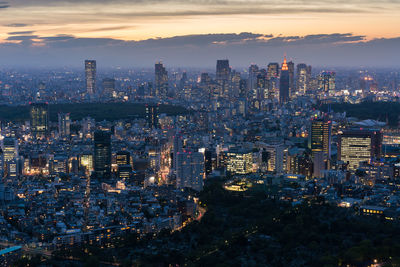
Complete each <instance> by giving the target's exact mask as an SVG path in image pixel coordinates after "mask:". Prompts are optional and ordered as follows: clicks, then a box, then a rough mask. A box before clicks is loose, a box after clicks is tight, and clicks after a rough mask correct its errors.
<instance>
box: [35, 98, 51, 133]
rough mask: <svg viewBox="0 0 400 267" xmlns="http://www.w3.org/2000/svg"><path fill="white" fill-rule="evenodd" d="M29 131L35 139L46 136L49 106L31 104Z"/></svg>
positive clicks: (45, 104)
mask: <svg viewBox="0 0 400 267" xmlns="http://www.w3.org/2000/svg"><path fill="white" fill-rule="evenodd" d="M30 117H31V131H32V135H33V136H34V137H35V138H40V137H43V136H47V134H48V131H49V105H48V104H47V103H31V105H30Z"/></svg>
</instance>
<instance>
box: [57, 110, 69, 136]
mask: <svg viewBox="0 0 400 267" xmlns="http://www.w3.org/2000/svg"><path fill="white" fill-rule="evenodd" d="M58 133H59V134H60V136H63V137H64V136H69V135H70V133H71V119H70V115H69V113H58Z"/></svg>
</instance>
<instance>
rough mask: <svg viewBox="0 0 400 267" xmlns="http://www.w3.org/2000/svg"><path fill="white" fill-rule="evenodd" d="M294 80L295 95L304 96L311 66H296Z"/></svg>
mask: <svg viewBox="0 0 400 267" xmlns="http://www.w3.org/2000/svg"><path fill="white" fill-rule="evenodd" d="M296 78H297V82H296V86H297V94H299V95H305V94H306V93H307V90H308V87H309V83H310V79H311V66H307V65H306V64H298V65H297V76H296Z"/></svg>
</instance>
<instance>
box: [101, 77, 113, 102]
mask: <svg viewBox="0 0 400 267" xmlns="http://www.w3.org/2000/svg"><path fill="white" fill-rule="evenodd" d="M114 91H115V79H112V78H104V79H103V95H104V96H105V97H107V98H112V97H113V93H114Z"/></svg>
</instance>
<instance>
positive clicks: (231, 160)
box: [226, 149, 253, 174]
mask: <svg viewBox="0 0 400 267" xmlns="http://www.w3.org/2000/svg"><path fill="white" fill-rule="evenodd" d="M227 157H228V160H227V166H226V168H227V171H228V172H230V173H232V174H249V173H251V172H253V154H252V152H251V151H243V150H237V149H231V150H229V151H228V153H227Z"/></svg>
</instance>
